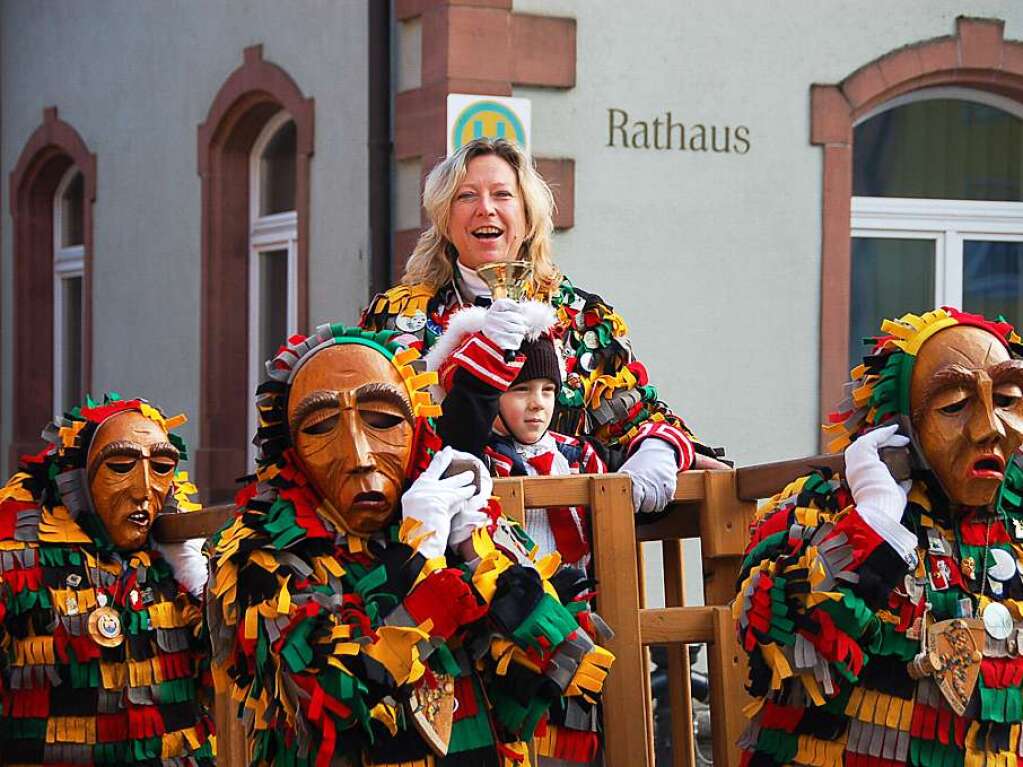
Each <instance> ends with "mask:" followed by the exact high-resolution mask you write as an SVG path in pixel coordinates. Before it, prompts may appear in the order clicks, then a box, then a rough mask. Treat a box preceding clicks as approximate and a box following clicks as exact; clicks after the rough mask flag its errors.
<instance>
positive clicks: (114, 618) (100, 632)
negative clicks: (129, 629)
mask: <svg viewBox="0 0 1023 767" xmlns="http://www.w3.org/2000/svg"><path fill="white" fill-rule="evenodd" d="M89 636H91V637H92V641H94V642H95V643H96V644H98V645H100V646H101V647H117V646H118V645H119V644H121V642H123V641H124V634H123V633H122V632H121V616H120V615H118V614H117V611H116V610H115V609H114V608H113V607H109V606H108V607H100V608H97V609H96V610H94V611H93V613H92V615H90V616H89Z"/></svg>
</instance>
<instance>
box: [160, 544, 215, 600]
mask: <svg viewBox="0 0 1023 767" xmlns="http://www.w3.org/2000/svg"><path fill="white" fill-rule="evenodd" d="M204 543H206V541H205V539H203V538H189V539H188V540H187V541H183V542H182V543H158V544H156V550H157V551H159V552H160V553H161V554H162V555H163V558H164V559H166V560H167V562H168V563H170V566H171V570H173V571H174V579H175V580H176V581H177V582H178V583H180V584H181V585H182V586H184V587H185V588H186V589H188V593H189V594H191V595H192V596H193V597H197V598H198V599H202V598H203V592H204V591H205V590H206V581H207V579H208V578H209V576H210V568H209V563H208V562H207V561H206V555H205V554H203V553H202V547H203V544H204Z"/></svg>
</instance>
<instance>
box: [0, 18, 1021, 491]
mask: <svg viewBox="0 0 1023 767" xmlns="http://www.w3.org/2000/svg"><path fill="white" fill-rule="evenodd" d="M0 30H2V31H0V172H2V176H3V178H4V179H5V180H6V184H5V185H4V186H3V187H2V188H0V194H2V206H0V207H2V216H0V243H2V265H0V266H2V268H0V324H2V333H0V367H2V374H0V443H2V444H0V447H2V450H0V453H2V456H3V457H2V460H3V462H4V465H3V470H4V471H5V472H6V471H9V470H10V469H11V467H12V462H11V459H12V455H13V454H15V453H16V452H19V451H25V450H30V449H34V446H35V445H36V444H37V442H36V437H37V435H36V433H35V432H36V430H37V429H38V426H39V424H40V423H42V422H43V421H44V420H45V418H46V417H47V416H48V415H49V414H50V413H51V412H52V411H53V410H54V409H57V408H59V407H62V406H64V405H65V404H67V403H70V402H73V401H76V400H77V399H78V398H79V397H80V396H81V394H82V393H83V392H86V391H88V392H93V393H100V392H102V391H104V390H107V389H117V390H119V391H122V392H124V393H125V394H138V393H145V394H146V395H148V396H150V397H152V398H153V399H154V400H157V401H159V402H160V403H161V404H162V405H163V406H164V407H165V408H169V409H171V410H175V411H176V410H184V411H185V412H187V413H188V414H189V416H190V418H191V423H190V425H189V427H188V429H189V430H188V432H187V436H188V438H189V443H190V445H191V446H192V447H193V467H194V471H196V473H197V474H198V479H199V481H200V482H202V483H203V484H204V485H205V486H206V487H207V488H210V489H212V490H215V491H216V493H215V495H216V496H217V497H224V495H225V494H227V493H229V492H230V487H231V482H232V480H233V479H234V477H236V476H238V475H240V474H242V473H244V471H245V468H246V462H247V460H248V453H247V449H248V448H247V443H248V436H249V435H251V432H252V423H253V421H252V419H253V413H252V412H250V408H251V402H250V401H251V392H252V388H253V382H254V381H255V378H256V376H257V375H258V370H259V367H258V365H259V362H260V361H261V360H262V359H263V358H265V357H266V356H267V354H268V352H269V351H270V350H271V346H272V344H273V343H275V339H279V338H280V337H281V336H282V335H283V334H284V333H286V332H290V331H293V330H296V329H299V330H307V329H309V328H310V327H312V326H315V325H316V324H317V323H319V322H323V321H326V320H340V321H346V322H352V321H354V320H355V319H356V318H357V316H358V312H359V309H360V308H361V307H362V306H363V305H365V303H366V301H367V300H368V298H369V297H370V295H371V294H372V292H373V291H374V290H376V289H378V288H380V287H383V286H384V285H386V284H387V283H388V282H389V281H394V280H396V279H397V278H398V277H399V276H400V271H401V267H402V264H403V262H404V259H405V258H406V257H407V255H408V253H409V252H410V250H411V246H412V243H413V242H414V239H415V236H416V233H417V231H418V227H419V226H420V224H421V213H420V210H419V205H418V195H419V192H420V190H421V182H422V179H423V177H424V175H425V173H426V172H428V170H429V168H430V167H431V166H432V164H433V163H434V162H435V161H436V159H437V158H438V157H440V156H442V155H443V154H444V152H445V145H446V135H445V131H446V113H445V103H446V97H447V95H448V94H449V93H478V94H486V95H499V96H517V97H524V98H528V99H530V101H531V104H532V133H531V141H532V149H533V154H534V156H535V157H536V158H537V162H538V165H539V167H540V169H541V171H542V172H543V173H544V175H545V176H546V177H547V178H548V179H549V180H550V181H551V183H552V184H553V185H554V187H555V191H556V196H557V199H558V205H559V212H558V218H557V224H558V227H559V230H558V232H557V234H556V241H555V244H556V256H557V260H558V263H559V265H560V266H562V268H563V269H564V270H565V272H566V273H568V274H569V276H570V277H572V279H573V280H574V281H575V282H576V283H577V284H578V285H580V286H582V287H584V288H586V289H588V290H591V291H594V292H597V293H599V294H601V295H602V296H604V297H605V298H606V299H607V300H608V301H609V302H611V303H612V304H613V305H614V306H615V307H616V308H617V309H618V310H619V311H620V312H621V314H622V315H623V316H624V317H625V318H626V320H627V321H628V323H629V325H630V329H631V333H632V336H633V339H634V341H635V343H636V349H637V352H638V353H639V355H640V357H641V358H642V359H643V360H644V362H646V364H647V366H648V368H649V369H650V372H651V377H652V379H653V381H654V382H655V383H656V384H657V385H658V387H659V389H660V391H661V394H662V396H663V398H664V399H665V400H666V401H668V402H669V403H671V404H672V406H673V407H674V408H675V409H676V410H678V411H679V412H680V413H682V414H683V415H684V416H685V417H686V419H687V420H688V421H689V422H690V425H691V426H692V427H693V428H694V429H695V430H696V431H697V432H698V433H699V434H700V435H701V436H703V437H704V438H705V439H706V440H707V441H710V442H712V443H714V444H719V445H724V446H726V447H727V448H728V451H729V454H730V455H731V456H732V457H733V458H735V459H736V461H737V462H738V463H739V464H748V463H753V462H759V461H768V460H780V459H784V458H790V457H795V456H799V455H805V454H808V453H812V452H815V451H816V450H818V448H819V442H818V429H817V426H818V424H819V422H820V419H821V417H822V414H823V413H825V412H826V410H827V408H828V407H829V406H830V405H831V404H832V403H834V402H835V401H836V400H837V399H838V397H839V395H840V389H841V383H842V381H843V380H844V379H845V377H846V375H847V373H848V369H849V367H850V363H851V361H852V360H853V358H854V357H855V354H856V353H857V351H858V348H857V343H856V339H857V338H858V337H860V336H862V335H863V334H865V333H869V332H872V331H874V330H876V327H877V322H878V320H879V318H880V316H881V315H883V314H885V313H890V312H894V311H898V310H902V309H907V308H912V309H921V310H923V309H926V308H928V307H930V306H933V305H934V304H936V303H951V304H955V305H961V306H963V308H965V309H968V310H976V311H984V312H985V313H989V314H994V313H1004V314H1005V315H1006V316H1007V317H1008V318H1009V319H1011V320H1012V321H1014V322H1017V323H1019V322H1021V321H1023V311H1021V309H1023V303H1021V289H1023V288H1021V285H1023V283H1021V280H1023V266H1021V261H1023V248H1021V245H1020V243H1021V242H1023V212H1021V211H1023V185H1021V178H1023V153H1021V147H1023V133H1021V125H1023V123H1021V118H1023V42H1019V41H1023V6H1020V5H1019V3H1017V2H1013V1H1012V0H1000V1H996V0H958V1H953V0H926V1H925V0H912V1H910V0H903V1H901V2H898V3H891V2H881V1H880V0H869V1H867V2H860V3H855V4H849V3H844V2H839V1H838V0H827V1H826V2H821V3H816V4H806V3H803V2H799V1H798V0H785V2H776V3H770V4H763V3H748V2H740V0H729V1H727V2H714V3H706V2H703V3H697V2H692V3H679V2H667V1H666V0H635V1H633V2H617V1H616V0H586V1H585V2H582V0H393V2H391V3H389V4H388V3H386V2H383V0H343V1H342V0H335V1H334V2H327V1H326V0H301V1H300V2H290V3H276V2H270V1H269V0H267V1H265V2H264V1H263V0H218V1H217V2H214V3H208V2H198V1H197V0H178V1H177V2H172V3H146V4H140V3H134V2H128V1H127V0H103V1H102V2H100V1H98V0H97V1H96V2H91V3H70V2H57V1H56V0H52V1H51V0H6V2H4V3H3V5H2V6H0Z"/></svg>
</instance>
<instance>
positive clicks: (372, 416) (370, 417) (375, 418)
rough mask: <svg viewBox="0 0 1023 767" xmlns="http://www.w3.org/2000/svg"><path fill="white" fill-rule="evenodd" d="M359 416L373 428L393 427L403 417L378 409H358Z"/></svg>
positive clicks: (402, 419)
mask: <svg viewBox="0 0 1023 767" xmlns="http://www.w3.org/2000/svg"><path fill="white" fill-rule="evenodd" d="M359 416H360V417H361V418H362V420H363V422H364V423H365V424H366V425H367V426H370V427H372V428H374V429H393V428H394V427H395V426H397V425H398V424H400V423H401V422H402V421H404V420H405V419H404V418H402V417H401V416H400V415H395V414H394V413H384V412H381V411H379V410H360V411H359Z"/></svg>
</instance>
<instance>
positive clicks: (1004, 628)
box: [980, 602, 1012, 639]
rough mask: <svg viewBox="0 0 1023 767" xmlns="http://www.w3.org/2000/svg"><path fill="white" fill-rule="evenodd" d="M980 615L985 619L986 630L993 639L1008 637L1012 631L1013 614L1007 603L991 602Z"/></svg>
mask: <svg viewBox="0 0 1023 767" xmlns="http://www.w3.org/2000/svg"><path fill="white" fill-rule="evenodd" d="M980 617H981V618H983V619H984V630H985V631H987V633H988V636H990V637H991V638H992V639H1008V637H1009V634H1011V633H1012V614H1011V613H1009V610H1008V608H1007V607H1006V606H1005V605H1003V604H999V603H998V602H991V603H990V604H989V605H988V606H987V607H985V608H984V612H983V613H981V616H980Z"/></svg>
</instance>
